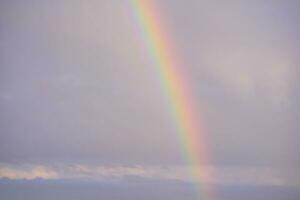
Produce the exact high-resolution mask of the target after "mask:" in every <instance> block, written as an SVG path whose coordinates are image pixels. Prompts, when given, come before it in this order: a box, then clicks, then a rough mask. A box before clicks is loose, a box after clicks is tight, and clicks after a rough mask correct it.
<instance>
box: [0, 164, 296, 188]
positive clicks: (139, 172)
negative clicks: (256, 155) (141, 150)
mask: <svg viewBox="0 0 300 200" xmlns="http://www.w3.org/2000/svg"><path fill="white" fill-rule="evenodd" d="M207 168H211V166H206V167H201V169H202V170H203V169H204V170H206V169H207ZM191 169H192V168H190V167H187V166H138V165H137V166H104V165H82V164H72V165H53V166H46V165H37V166H35V165H23V166H12V165H5V164H2V165H1V166H0V178H8V179H12V180H17V179H26V180H32V179H37V178H42V179H46V180H51V179H74V180H85V181H103V180H114V179H125V178H126V177H137V178H142V179H150V180H161V181H167V180H173V181H174V180H176V181H182V182H193V181H197V180H193V179H192V178H191V176H190V174H189V172H190V171H189V170H191ZM192 170H196V169H195V168H193V169H192ZM206 171H207V170H206ZM215 172H216V173H215V175H214V176H206V177H205V178H203V179H202V180H201V184H220V185H235V184H240V185H267V186H268V185H269V186H300V176H295V174H299V173H297V171H296V170H294V171H293V173H291V174H293V176H287V174H286V173H285V172H286V170H283V169H275V168H259V167H218V168H215ZM208 177H209V178H208Z"/></svg>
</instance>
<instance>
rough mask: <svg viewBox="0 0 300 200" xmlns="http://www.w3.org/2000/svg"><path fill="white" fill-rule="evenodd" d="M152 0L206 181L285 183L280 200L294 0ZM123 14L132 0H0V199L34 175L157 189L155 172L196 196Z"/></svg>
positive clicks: (288, 165)
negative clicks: (173, 55)
mask: <svg viewBox="0 0 300 200" xmlns="http://www.w3.org/2000/svg"><path fill="white" fill-rule="evenodd" d="M156 4H157V6H158V7H159V9H160V11H161V12H162V13H161V15H162V16H163V17H164V21H165V22H166V24H167V25H168V26H167V30H168V33H169V34H170V35H171V36H172V38H173V40H174V41H173V42H174V46H175V47H177V51H178V52H179V56H180V59H181V60H183V64H184V65H183V66H180V67H182V68H183V69H184V71H185V72H186V73H187V74H188V76H189V84H190V86H191V88H192V92H193V94H194V96H195V99H196V103H197V104H198V106H199V107H200V108H201V112H202V113H200V114H201V116H202V118H203V123H204V125H205V129H206V131H207V135H208V140H207V141H206V142H207V144H208V146H209V148H210V150H211V155H210V157H211V163H209V165H210V166H206V167H213V168H215V169H216V177H215V179H214V180H209V181H212V182H213V183H215V184H217V185H222V186H220V187H221V189H220V191H221V192H220V193H222V191H223V192H224V191H226V192H227V193H231V192H234V191H236V192H237V196H239V195H242V196H243V195H244V196H248V197H251V199H261V197H257V196H251V195H254V194H255V192H254V191H256V190H258V191H261V192H263V191H264V192H265V194H266V195H267V194H269V193H270V190H268V189H267V190H265V187H267V188H268V187H275V186H276V188H277V189H278V188H279V189H278V190H283V189H285V190H284V192H283V193H282V194H286V195H282V197H281V196H277V198H278V199H282V200H286V199H288V198H287V196H289V197H290V199H293V198H294V199H296V196H297V195H298V198H299V196H300V194H299V192H298V194H297V192H296V191H297V189H298V190H299V187H300V176H299V174H300V171H299V169H300V158H299V155H300V148H299V144H298V143H299V141H300V135H299V128H300V125H299V119H300V114H299V112H300V104H299V102H300V84H299V83H300V81H299V80H300V77H299V76H300V73H299V72H300V70H299V69H300V68H299V65H300V57H299V52H300V42H299V41H300V40H299V35H300V25H299V20H300V14H299V9H300V3H299V1H297V0H274V1H268V0H239V1H231V0H228V1H221V0H220V1H217V0H188V1H182V0H165V1H156ZM132 12H133V10H132V8H131V7H130V4H129V1H127V0H109V1H108V0H107V1H105V0H98V1H97V0H87V1H83V0H72V1H71V0H61V1H50V0H29V1H22V0H1V1H0V180H1V178H2V179H4V178H5V181H4V180H1V181H2V182H1V183H0V197H1V194H3V197H4V198H7V199H13V200H15V199H18V198H17V197H12V196H9V194H8V193H5V194H4V191H9V190H15V188H14V187H15V186H14V182H18V181H21V179H22V180H23V179H25V180H27V181H28V184H29V186H28V187H33V186H32V185H34V184H36V183H35V182H33V183H32V181H34V180H33V179H37V178H42V179H45V180H43V181H45V182H47V181H50V182H51V181H54V180H52V179H55V181H57V182H59V181H62V180H64V179H71V180H76V182H81V181H83V179H84V180H85V181H86V180H90V181H91V183H90V184H93V183H94V181H96V182H97V181H100V182H101V184H103V185H105V183H106V182H105V181H111V179H112V180H115V179H118V180H119V179H120V178H121V179H122V178H123V177H128V176H129V177H131V176H133V177H135V178H138V179H141V180H139V181H141V182H146V183H145V185H143V186H142V187H143V189H141V190H140V192H141V193H143V191H145V193H143V194H144V195H145V194H151V193H149V191H151V190H153V187H154V186H152V182H151V181H150V183H148V182H147V181H149V179H151V180H153V179H154V180H155V181H159V182H160V181H163V184H164V186H163V187H162V188H163V189H162V190H164V188H165V187H167V189H166V190H165V191H168V190H171V191H172V190H174V191H175V190H176V191H178V188H177V187H179V186H180V185H176V184H186V185H184V186H182V187H183V189H182V191H181V190H180V191H181V192H183V193H181V194H180V195H183V194H185V192H186V193H189V194H190V193H191V194H190V195H192V194H193V192H190V191H188V192H187V191H185V190H189V189H187V188H189V187H190V186H189V181H190V180H189V178H188V175H187V173H188V172H187V171H188V170H187V169H186V168H187V166H186V163H185V161H184V160H185V159H184V158H183V157H182V151H181V149H180V145H179V141H178V138H177V136H176V132H175V131H176V129H175V127H174V122H173V121H172V117H171V116H170V113H169V111H168V106H167V105H166V100H165V99H164V98H165V96H164V94H163V93H162V91H163V90H162V88H161V85H160V83H159V81H158V75H157V72H156V68H155V66H153V65H152V63H151V62H149V59H148V57H147V55H146V54H145V51H144V49H143V46H142V45H141V44H140V40H139V38H138V33H137V32H136V31H137V29H136V26H137V25H136V22H135V21H134V20H133V19H132ZM6 179H12V180H14V181H12V182H11V180H6ZM49 179H51V180H49ZM91 179H92V180H91ZM30 180H31V181H30ZM122 180H123V179H122ZM130 180H131V179H130ZM130 180H127V179H126V180H125V183H123V182H122V187H121V188H123V187H125V188H127V187H126V184H132V183H131V182H130ZM6 181H8V182H9V183H6ZM123 181H124V180H123ZM135 181H136V180H134V181H133V182H135ZM174 182H175V183H174ZM177 182H179V183H177ZM51 183H52V184H54V185H55V184H56V182H51ZM97 183H98V182H97ZM23 184H24V185H26V181H25V183H23ZM57 184H58V185H60V184H62V185H64V184H65V183H64V182H63V183H60V182H59V183H57ZM72 184H73V183H72ZM98 184H99V183H98ZM123 184H124V185H125V186H124V185H123ZM155 184H156V183H155ZM155 184H153V185H155ZM168 184H170V186H168ZM174 184H175V185H176V186H174ZM66 185H68V184H67V183H66ZM79 185H80V184H79ZM103 185H101V187H104V188H105V187H109V189H108V190H105V191H110V190H112V188H113V187H115V185H113V184H112V185H111V183H109V184H108V186H103ZM232 185H234V186H232ZM131 186H132V185H131ZM131 186H130V187H131ZM5 187H9V189H7V190H6V189H5ZM24 187H25V186H24ZM41 187H44V186H41ZM64 187H73V186H65V185H64ZM89 187H94V186H89ZM118 187H119V186H118ZM128 187H129V186H128ZM147 187H149V188H150V189H149V190H148V193H147V192H146V191H147V190H146V189H145V188H147ZM216 187H217V186H216ZM223 187H224V188H225V189H224V188H223ZM244 187H245V188H247V187H249V188H250V189H249V190H246V191H247V192H244V189H241V188H244ZM259 187H262V188H260V189H257V188H259ZM84 188H85V187H81V189H82V191H85V192H83V193H82V194H83V195H84V193H86V192H87V191H89V190H88V189H84ZM170 188H171V189H170ZM172 188H173V189H172ZM176 188H177V189H176ZM222 188H223V189H222ZM287 188H288V189H287ZM291 188H297V189H294V190H292V189H291ZM127 189H128V188H127ZM16 190H17V191H18V189H16ZM20 190H21V191H24V190H25V189H24V188H23V187H22V189H20ZM123 190H124V191H123ZM252 190H253V193H251V192H249V191H252ZM28 191H30V189H28ZM64 191H65V192H64V193H65V194H61V195H62V196H61V197H59V198H62V199H72V196H68V193H71V191H72V189H65V190H64ZM180 191H179V193H180ZM229 191H230V192H229ZM122 192H124V193H126V194H128V195H129V196H128V195H125V196H126V198H128V199H139V198H140V197H141V196H139V195H133V196H130V193H132V191H131V190H128V191H127V190H126V189H124V188H123V189H122ZM122 192H121V193H120V194H123V193H122ZM226 192H224V194H226ZM87 193H88V192H87ZM169 193H170V194H169ZM179 193H178V194H179ZM271 193H272V192H271ZM45 194H46V193H45ZM167 194H168V195H171V196H168V195H167V196H168V199H176V198H178V196H176V195H175V193H174V197H172V192H170V191H169V192H167ZM222 194H223V193H222ZM222 194H221V195H220V197H222V199H227V198H228V199H229V198H232V199H235V198H237V197H234V196H232V197H230V196H226V195H225V196H224V195H223V196H222ZM5 195H6V196H5ZM64 195H67V196H64ZM95 195H96V196H97V194H95ZM103 195H104V196H103ZM180 195H179V196H180ZM63 196H64V197H63ZM269 196H270V195H269ZM269 196H268V195H267V198H269V199H273V198H272V196H270V197H269ZM104 197H105V198H108V197H107V196H106V194H103V193H102V198H104ZM175 197H176V198H175ZM28 198H29V199H30V198H33V197H28ZM35 198H43V197H35ZM48 198H49V199H52V198H54V197H51V196H50V197H49V196H48ZM56 198H57V197H56ZM56 198H55V199H56ZM90 198H95V197H94V196H93V195H92V196H91V197H90ZM115 198H117V197H115ZM153 198H162V199H163V198H166V196H163V197H153ZM189 198H191V199H195V198H194V197H193V195H192V196H190V197H189ZM111 199H113V198H112V197H111ZM249 199H250V198H249Z"/></svg>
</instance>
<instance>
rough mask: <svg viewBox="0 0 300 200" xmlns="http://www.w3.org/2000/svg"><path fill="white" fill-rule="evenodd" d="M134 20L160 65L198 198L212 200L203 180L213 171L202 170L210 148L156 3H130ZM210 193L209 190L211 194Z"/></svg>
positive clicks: (147, 0)
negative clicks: (205, 142) (206, 142)
mask: <svg viewBox="0 0 300 200" xmlns="http://www.w3.org/2000/svg"><path fill="white" fill-rule="evenodd" d="M129 1H130V3H131V7H132V10H133V13H134V18H135V20H136V21H137V23H138V25H139V29H140V30H139V32H140V33H139V34H140V35H141V36H142V38H143V42H144V45H145V46H146V48H147V51H148V54H149V55H150V57H151V59H152V60H153V62H154V63H155V65H156V66H157V71H158V74H159V79H160V81H161V84H162V86H163V90H164V91H165V93H166V94H167V95H166V96H167V98H168V102H169V104H170V110H171V112H172V117H173V118H174V121H175V124H176V128H177V135H178V138H179V141H180V143H181V146H182V149H183V152H184V157H185V159H186V161H187V162H188V164H189V165H190V166H191V169H192V173H191V175H192V177H193V179H194V181H195V183H196V184H195V186H196V188H197V193H198V195H199V199H212V195H211V189H209V187H207V186H205V184H204V181H203V180H204V179H209V178H211V177H210V176H211V171H208V170H207V168H204V167H202V166H203V165H208V164H209V162H208V157H207V152H206V150H207V148H206V147H205V145H204V141H205V140H204V135H203V130H202V129H203V128H202V126H201V119H200V117H199V111H197V107H196V106H195V103H194V99H196V98H194V97H193V96H192V95H191V94H192V93H191V91H189V90H190V87H189V85H188V84H187V83H188V82H187V79H186V78H187V76H186V75H185V74H184V73H183V68H182V64H181V62H180V60H179V59H178V56H177V55H176V52H175V48H174V47H173V46H172V44H173V43H171V39H170V36H169V35H168V34H167V32H166V30H164V28H165V26H164V24H163V23H162V19H163V18H162V17H161V16H160V12H159V11H158V9H157V7H155V3H154V1H153V0H129ZM208 190H209V191H208Z"/></svg>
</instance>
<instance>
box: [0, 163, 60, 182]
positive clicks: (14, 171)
mask: <svg viewBox="0 0 300 200" xmlns="http://www.w3.org/2000/svg"><path fill="white" fill-rule="evenodd" d="M0 178H8V179H13V180H18V179H26V180H33V179H37V178H42V179H58V178H59V175H58V173H57V172H56V171H54V170H52V169H51V168H49V167H46V166H42V165H38V166H30V167H21V168H20V167H11V166H1V167H0Z"/></svg>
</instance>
